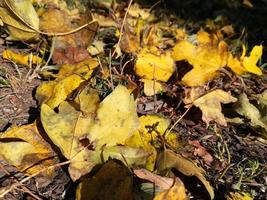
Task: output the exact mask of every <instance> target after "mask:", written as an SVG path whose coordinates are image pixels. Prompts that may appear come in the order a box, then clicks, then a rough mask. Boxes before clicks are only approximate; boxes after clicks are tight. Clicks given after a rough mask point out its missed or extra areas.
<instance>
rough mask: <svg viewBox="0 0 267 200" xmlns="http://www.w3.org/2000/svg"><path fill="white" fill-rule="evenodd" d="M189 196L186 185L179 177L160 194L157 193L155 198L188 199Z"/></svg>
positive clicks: (158, 199)
mask: <svg viewBox="0 0 267 200" xmlns="http://www.w3.org/2000/svg"><path fill="white" fill-rule="evenodd" d="M187 199H188V196H187V195H186V192H185V187H184V184H183V182H182V181H180V180H179V179H176V180H175V183H174V185H173V186H172V187H171V188H170V189H168V190H166V191H164V192H161V193H159V194H157V195H156V196H155V197H154V199H153V200H187Z"/></svg>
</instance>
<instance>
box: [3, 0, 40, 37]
mask: <svg viewBox="0 0 267 200" xmlns="http://www.w3.org/2000/svg"><path fill="white" fill-rule="evenodd" d="M1 6H2V7H0V18H1V20H2V21H3V22H4V24H5V25H7V28H8V31H9V37H8V39H9V40H22V41H26V40H33V39H36V38H37V37H38V35H39V34H38V32H37V31H38V30H39V17H38V15H37V13H36V11H35V9H34V7H33V5H32V1H31V0H24V1H16V0H5V1H3V2H2V3H1Z"/></svg>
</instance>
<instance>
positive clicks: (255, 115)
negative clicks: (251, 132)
mask: <svg viewBox="0 0 267 200" xmlns="http://www.w3.org/2000/svg"><path fill="white" fill-rule="evenodd" d="M265 100H266V99H265ZM261 101H262V100H261ZM262 103H264V102H262ZM263 105H264V104H263ZM265 106H266V104H265ZM236 111H237V112H238V114H240V115H242V116H244V117H246V118H248V119H250V120H251V122H250V124H251V126H253V127H261V128H263V129H264V130H265V131H264V134H263V135H264V136H265V137H266V136H267V119H266V116H262V114H261V112H260V111H259V109H258V108H257V107H255V106H254V105H253V104H251V103H250V102H249V99H248V97H247V95H246V94H245V93H242V94H241V95H240V96H239V98H238V103H237V106H236ZM263 113H264V114H266V109H264V111H263Z"/></svg>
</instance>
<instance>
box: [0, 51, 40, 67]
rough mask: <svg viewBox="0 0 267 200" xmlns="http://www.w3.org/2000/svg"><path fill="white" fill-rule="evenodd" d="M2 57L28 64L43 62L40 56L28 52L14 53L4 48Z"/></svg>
mask: <svg viewBox="0 0 267 200" xmlns="http://www.w3.org/2000/svg"><path fill="white" fill-rule="evenodd" d="M2 57H3V58H4V59H7V60H11V61H13V62H14V63H16V64H20V65H24V66H30V65H31V64H36V65H38V64H41V63H42V62H43V60H42V58H40V57H38V56H35V55H32V54H29V55H23V54H19V53H15V52H14V51H12V50H4V51H3V55H2Z"/></svg>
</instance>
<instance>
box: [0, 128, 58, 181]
mask: <svg viewBox="0 0 267 200" xmlns="http://www.w3.org/2000/svg"><path fill="white" fill-rule="evenodd" d="M0 149H1V151H0V157H1V158H2V159H4V160H5V161H6V162H8V163H9V164H11V165H14V166H16V167H17V168H18V170H20V171H22V172H26V173H27V174H34V173H36V172H39V171H40V170H43V169H45V168H46V167H49V166H52V165H54V164H56V161H55V159H54V157H53V156H55V153H54V152H53V150H52V148H51V147H50V145H49V144H48V143H47V142H46V141H45V140H44V139H43V137H42V135H41V134H40V132H39V130H38V128H37V127H36V124H35V123H34V124H30V125H24V126H21V127H14V128H12V129H10V130H9V131H7V132H5V133H2V134H1V135H0ZM43 175H45V176H47V177H50V178H52V176H53V175H54V170H51V169H50V170H47V171H44V172H43Z"/></svg>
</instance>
